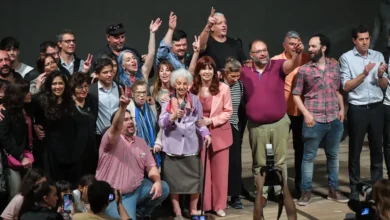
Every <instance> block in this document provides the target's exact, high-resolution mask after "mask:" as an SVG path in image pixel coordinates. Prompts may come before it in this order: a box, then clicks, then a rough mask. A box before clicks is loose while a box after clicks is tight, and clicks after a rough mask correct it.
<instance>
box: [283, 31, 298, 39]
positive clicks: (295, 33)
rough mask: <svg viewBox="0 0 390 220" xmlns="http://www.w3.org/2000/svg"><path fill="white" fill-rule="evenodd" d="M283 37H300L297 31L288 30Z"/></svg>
mask: <svg viewBox="0 0 390 220" xmlns="http://www.w3.org/2000/svg"><path fill="white" fill-rule="evenodd" d="M285 37H288V38H301V37H300V36H299V34H298V32H296V31H289V32H287V33H286V35H285Z"/></svg>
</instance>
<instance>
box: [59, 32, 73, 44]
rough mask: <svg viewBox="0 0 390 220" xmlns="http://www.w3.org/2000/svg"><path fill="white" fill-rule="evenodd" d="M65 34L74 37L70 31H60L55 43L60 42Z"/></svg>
mask: <svg viewBox="0 0 390 220" xmlns="http://www.w3.org/2000/svg"><path fill="white" fill-rule="evenodd" d="M65 34H70V35H73V36H74V33H73V31H72V30H70V29H64V30H62V31H60V32H59V33H58V34H57V42H61V41H62V37H64V35H65Z"/></svg>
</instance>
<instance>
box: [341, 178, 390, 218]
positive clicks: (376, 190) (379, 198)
mask: <svg viewBox="0 0 390 220" xmlns="http://www.w3.org/2000/svg"><path fill="white" fill-rule="evenodd" d="M369 188H370V187H366V188H365V189H363V190H362V192H361V193H362V194H364V198H365V199H364V201H359V200H350V201H349V202H348V206H349V208H350V209H351V210H352V211H354V212H355V213H356V214H355V217H356V219H357V220H365V219H379V220H387V219H390V200H389V198H390V180H387V179H383V180H378V181H377V182H376V183H375V184H374V187H373V189H372V194H371V195H369V191H370V189H369ZM367 197H368V198H370V197H371V198H372V200H370V199H366V198H367Z"/></svg>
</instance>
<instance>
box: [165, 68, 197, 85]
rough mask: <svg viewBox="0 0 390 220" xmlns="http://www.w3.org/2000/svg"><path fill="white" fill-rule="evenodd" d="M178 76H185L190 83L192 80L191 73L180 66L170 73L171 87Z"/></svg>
mask: <svg viewBox="0 0 390 220" xmlns="http://www.w3.org/2000/svg"><path fill="white" fill-rule="evenodd" d="M179 77H184V78H186V79H187V80H188V84H192V81H193V78H192V74H191V73H190V72H189V71H188V70H186V69H184V68H180V69H177V70H175V71H173V72H172V73H171V77H170V81H171V86H172V87H174V86H175V82H176V79H177V78H179Z"/></svg>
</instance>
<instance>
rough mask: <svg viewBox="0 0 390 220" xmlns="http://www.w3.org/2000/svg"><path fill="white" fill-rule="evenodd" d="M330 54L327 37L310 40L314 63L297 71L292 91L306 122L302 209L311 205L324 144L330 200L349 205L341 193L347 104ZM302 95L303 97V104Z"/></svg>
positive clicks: (338, 74)
mask: <svg viewBox="0 0 390 220" xmlns="http://www.w3.org/2000/svg"><path fill="white" fill-rule="evenodd" d="M329 50H330V41H329V39H328V38H327V37H325V36H324V35H322V34H317V35H314V36H313V37H311V38H310V41H309V55H310V60H311V61H310V62H309V63H307V64H305V65H303V66H302V67H301V68H300V69H299V70H298V74H297V78H296V81H295V86H294V89H293V95H294V97H293V98H294V102H295V104H296V105H297V106H298V108H299V110H300V111H301V112H302V114H303V115H304V119H305V121H304V123H303V128H302V137H303V143H304V152H303V161H302V181H301V187H302V194H301V198H300V199H299V201H298V205H303V206H306V205H308V204H309V202H310V199H311V188H312V179H313V161H314V159H315V157H316V156H317V150H318V147H319V145H320V143H321V141H322V140H323V141H324V143H325V148H324V149H325V153H326V158H327V160H328V161H327V170H328V181H329V183H328V184H329V194H328V199H329V200H334V201H337V202H343V203H345V202H348V199H347V198H346V197H344V196H343V195H342V194H341V193H340V192H339V190H338V189H339V185H338V175H339V144H340V140H341V137H342V135H343V130H344V127H343V120H344V103H343V97H342V95H341V94H340V92H339V88H340V70H339V67H338V65H337V64H335V63H332V62H331V59H330V58H327V57H326V56H327V55H328V54H329ZM301 95H303V96H304V100H305V101H304V103H303V102H302V98H301Z"/></svg>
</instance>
